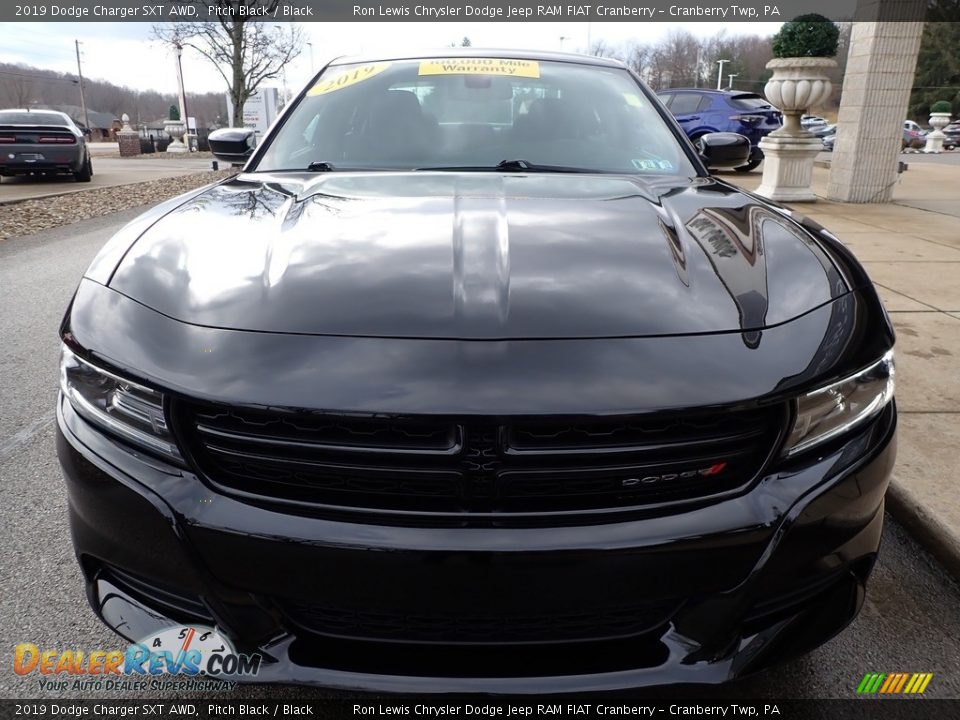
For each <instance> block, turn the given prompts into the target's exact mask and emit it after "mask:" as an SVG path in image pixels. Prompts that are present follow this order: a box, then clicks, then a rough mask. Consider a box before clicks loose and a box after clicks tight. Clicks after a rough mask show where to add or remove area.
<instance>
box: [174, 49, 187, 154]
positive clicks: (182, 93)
mask: <svg viewBox="0 0 960 720" xmlns="http://www.w3.org/2000/svg"><path fill="white" fill-rule="evenodd" d="M175 47H176V48H177V84H178V85H179V86H180V114H181V118H180V119H181V120H183V127H184V130H185V136H186V135H189V134H190V120H189V119H188V116H187V93H186V92H185V91H184V89H183V65H182V64H181V63H180V55H181V54H182V53H183V45H181V44H180V43H179V42H177V43H176V45H175Z"/></svg>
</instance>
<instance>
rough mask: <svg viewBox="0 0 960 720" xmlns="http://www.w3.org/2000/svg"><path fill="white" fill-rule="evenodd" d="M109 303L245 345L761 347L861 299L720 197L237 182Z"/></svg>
mask: <svg viewBox="0 0 960 720" xmlns="http://www.w3.org/2000/svg"><path fill="white" fill-rule="evenodd" d="M114 252H115V250H114ZM109 285H110V287H111V288H112V289H114V290H116V291H118V292H120V293H123V294H124V295H126V296H128V297H130V298H132V299H134V300H136V301H138V302H139V303H141V304H143V305H146V306H148V307H150V308H152V309H154V310H156V311H157V312H160V313H163V314H164V315H167V316H169V317H172V318H175V319H177V320H180V321H183V322H186V323H191V324H196V325H203V326H209V327H218V328H228V329H236V330H249V331H262V332H286V333H302V334H318V335H345V336H368V337H408V338H457V339H521V338H589V337H641V336H651V335H683V334H695V333H713V332H729V331H739V332H743V333H744V339H745V341H747V342H748V343H749V342H751V341H750V337H751V335H755V334H756V333H757V332H758V331H759V330H762V329H763V328H765V327H769V326H772V325H777V324H780V323H783V322H786V321H788V320H791V319H793V318H796V317H798V316H800V315H803V314H804V313H807V312H809V311H811V310H812V309H814V308H816V307H819V306H820V305H823V304H824V303H827V302H829V301H830V300H831V299H833V298H835V297H838V296H839V295H841V294H843V293H845V292H847V291H848V289H849V288H848V287H847V286H846V285H845V283H844V282H843V280H842V279H841V277H840V275H839V274H838V272H837V270H836V268H835V266H834V265H833V263H832V262H831V260H830V258H829V257H828V256H827V255H826V254H825V253H824V251H823V249H822V248H821V247H820V246H819V245H818V244H817V242H816V241H814V240H813V239H812V238H811V237H810V236H809V234H808V233H807V232H806V231H804V230H803V229H802V228H801V227H800V226H799V225H797V224H796V223H794V222H793V221H792V220H791V219H790V218H788V217H786V216H785V215H784V214H782V213H781V212H778V211H777V210H775V209H773V208H771V207H770V206H767V205H765V204H762V203H761V202H759V201H757V200H756V199H755V198H752V197H751V196H749V195H746V194H744V193H742V192H740V191H739V190H737V189H735V188H733V187H731V186H728V185H726V184H724V183H722V182H718V181H716V180H713V179H710V178H695V179H693V180H691V179H689V178H682V179H681V178H672V179H671V178H657V179H655V180H653V181H646V180H643V179H639V178H633V177H622V176H604V175H580V174H576V175H574V174H564V175H561V174H499V173H446V172H431V173H352V174H341V173H336V174H327V175H317V174H300V173H293V174H291V173H283V174H273V175H270V174H263V173H257V174H246V175H240V176H238V177H237V178H235V179H233V180H231V181H229V182H226V183H223V184H220V185H217V186H214V187H212V188H210V189H208V190H206V191H205V192H202V193H200V194H198V195H195V196H193V197H191V198H190V199H188V200H186V201H185V202H183V203H181V204H180V205H179V206H177V207H176V208H174V209H173V210H171V211H169V212H167V213H166V214H165V215H162V216H161V217H160V218H159V220H157V221H156V222H154V223H153V224H152V225H150V226H149V228H148V229H147V230H145V231H144V232H142V233H141V234H140V235H139V237H138V238H137V239H136V241H135V242H133V244H132V246H131V247H130V248H129V250H128V251H127V252H126V254H125V255H124V256H123V258H122V260H120V262H119V264H118V265H117V267H116V270H115V272H114V273H113V276H112V278H111V279H110V282H109Z"/></svg>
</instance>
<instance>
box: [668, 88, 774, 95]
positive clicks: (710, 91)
mask: <svg viewBox="0 0 960 720" xmlns="http://www.w3.org/2000/svg"><path fill="white" fill-rule="evenodd" d="M669 92H698V93H707V94H710V95H759V93H755V92H753V91H751V90H713V89H711V88H691V87H677V88H674V87H672V88H663V90H657V95H663V94H664V93H669ZM759 97H763V96H762V95H759Z"/></svg>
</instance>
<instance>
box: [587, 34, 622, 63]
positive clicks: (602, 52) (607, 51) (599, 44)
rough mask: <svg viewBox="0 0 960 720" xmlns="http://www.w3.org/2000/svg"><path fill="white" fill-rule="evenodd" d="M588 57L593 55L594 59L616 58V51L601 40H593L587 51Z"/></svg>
mask: <svg viewBox="0 0 960 720" xmlns="http://www.w3.org/2000/svg"><path fill="white" fill-rule="evenodd" d="M587 54H588V55H593V56H594V57H609V58H615V57H617V50H616V48H615V47H613V46H612V45H611V44H610V43H608V42H607V41H606V40H604V39H603V38H601V39H599V40H594V41H593V44H592V45H591V46H590V48H589V49H588V50H587Z"/></svg>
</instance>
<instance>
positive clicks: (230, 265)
mask: <svg viewBox="0 0 960 720" xmlns="http://www.w3.org/2000/svg"><path fill="white" fill-rule="evenodd" d="M252 137H253V131H252V130H245V129H224V130H220V131H217V132H216V133H213V134H211V136H210V145H211V148H212V150H213V152H214V153H215V154H216V155H217V157H219V158H220V159H221V160H225V161H230V160H238V159H241V158H244V157H246V158H247V160H246V164H245V166H244V168H243V171H242V172H240V173H239V174H238V175H236V176H235V177H232V178H229V179H227V180H224V181H222V182H220V183H218V184H216V185H213V186H209V187H206V188H201V189H198V190H195V191H193V192H191V193H189V194H187V195H184V196H181V197H179V198H175V199H173V200H169V201H167V202H165V203H163V204H162V205H160V206H158V207H156V208H154V209H152V210H150V211H149V212H148V213H146V214H145V215H143V216H141V217H140V218H138V219H136V220H134V221H132V222H131V223H130V224H129V225H127V226H126V227H124V228H123V229H121V230H120V231H119V232H118V233H117V234H116V235H115V236H114V237H113V239H112V240H110V242H109V243H108V244H107V245H106V246H105V247H104V249H103V250H102V251H101V253H100V254H99V255H98V256H97V258H96V259H95V260H94V262H93V264H92V265H91V266H90V268H89V269H88V270H87V272H86V274H85V276H84V278H83V279H82V281H81V282H80V285H79V287H78V289H77V292H76V294H75V296H74V298H73V301H72V303H71V305H70V308H69V309H68V311H67V313H66V317H65V318H64V322H63V326H62V329H61V338H62V341H63V343H62V356H61V357H62V360H61V374H60V382H61V394H60V397H59V402H58V406H57V408H58V410H57V412H58V421H59V422H58V428H59V430H58V433H59V434H58V451H59V455H60V462H61V464H62V466H63V471H64V476H65V478H66V483H67V488H68V491H69V496H70V519H71V526H72V530H73V539H74V543H75V547H76V552H77V556H78V558H79V560H80V564H81V566H82V568H83V572H84V575H85V578H86V582H87V588H88V593H89V598H90V602H91V605H92V606H93V608H94V610H95V611H96V612H97V614H98V615H99V616H100V617H101V618H102V619H103V620H104V622H106V623H107V624H108V625H109V626H110V627H111V628H113V629H114V630H116V631H117V632H118V633H120V634H122V635H123V636H124V637H126V638H128V639H130V640H133V641H142V643H141V644H142V645H146V646H147V647H148V648H153V647H156V646H157V645H156V644H159V647H162V648H167V647H171V646H169V645H166V644H164V643H169V642H174V643H175V644H174V645H173V646H172V648H171V652H173V653H174V654H175V653H176V652H177V648H180V647H181V646H182V645H181V641H180V640H179V638H181V637H182V638H185V639H184V640H183V641H182V644H184V645H186V644H188V643H189V642H190V641H191V640H190V639H191V638H193V637H194V636H195V635H196V636H199V638H200V640H201V641H202V640H203V638H204V637H206V638H208V640H209V638H210V637H211V635H210V634H211V633H213V632H214V631H216V633H218V634H216V635H213V637H216V638H218V639H217V642H216V645H215V646H220V639H219V638H223V644H224V645H226V644H227V643H228V642H229V643H230V644H231V645H232V646H233V647H234V648H235V649H236V650H237V651H238V652H239V653H240V654H257V655H260V656H261V658H262V660H263V662H262V663H260V665H259V672H258V674H257V675H256V676H255V677H253V678H251V677H246V678H245V679H247V680H250V679H253V680H256V681H264V682H284V683H289V682H301V683H314V684H318V685H326V686H337V687H342V688H352V689H357V688H366V689H369V690H378V691H437V692H469V691H490V692H494V691H497V692H513V691H518V692H534V691H542V692H569V691H578V690H579V691H587V690H600V689H612V688H623V687H634V686H640V685H653V684H658V683H675V682H695V681H698V682H705V683H719V682H723V681H725V680H728V679H730V678H734V677H737V676H739V675H742V674H744V673H748V672H751V671H754V670H756V669H758V668H760V667H764V666H766V665H769V664H770V663H772V662H775V661H777V660H780V659H783V658H785V657H789V656H792V655H795V654H797V653H801V652H804V651H806V650H809V649H810V648H812V647H814V646H816V645H818V644H819V643H822V642H824V641H825V640H826V639H828V638H829V637H831V636H832V635H834V634H835V633H837V632H839V631H840V630H841V629H842V628H843V627H844V626H845V625H846V624H847V623H848V622H850V620H851V619H852V618H853V617H854V616H855V615H856V613H857V611H858V610H859V608H860V607H861V605H862V603H863V600H864V593H865V588H866V583H867V579H868V577H869V575H870V572H871V568H872V567H873V563H874V560H875V558H876V557H877V552H878V548H879V544H880V534H881V529H882V525H883V507H884V492H885V490H886V488H887V483H888V479H889V474H890V470H891V467H892V464H893V461H894V455H895V428H896V408H895V405H894V402H893V388H894V382H893V341H894V337H893V330H892V328H891V325H890V323H889V322H888V319H887V316H886V314H885V312H884V309H883V307H882V305H881V304H880V300H879V298H878V297H877V293H876V292H875V290H874V287H873V285H872V284H871V282H870V280H869V278H868V277H867V275H866V273H865V272H864V270H863V268H862V267H861V266H860V264H859V263H858V262H857V261H856V259H855V258H854V257H853V256H852V255H851V254H850V252H849V251H848V250H847V249H846V248H845V247H844V246H843V245H842V244H841V243H840V242H839V241H838V240H837V239H836V238H835V237H834V236H833V235H831V234H830V233H829V232H827V231H826V230H824V229H823V228H822V227H820V226H819V225H816V224H815V223H813V222H811V221H809V220H808V219H806V218H804V217H803V216H801V215H795V214H794V213H792V212H791V211H789V210H787V209H785V208H783V207H780V206H777V205H775V204H771V203H768V202H766V201H764V200H763V199H761V198H758V197H755V196H753V195H750V194H748V193H746V192H744V191H742V190H740V189H739V188H737V187H735V186H734V185H732V184H730V183H727V182H724V181H723V180H720V179H717V178H714V177H712V176H710V174H709V173H708V172H707V169H706V167H705V162H706V163H710V164H713V165H721V166H738V165H743V164H744V163H745V162H746V160H747V155H748V153H749V144H748V143H747V141H746V140H745V139H744V138H742V137H741V136H739V135H734V134H729V133H720V134H712V135H706V136H704V137H703V138H701V141H700V143H699V148H700V151H701V153H703V155H704V157H703V158H701V157H699V156H698V155H697V154H696V153H695V151H694V147H693V145H692V144H691V143H690V142H689V141H688V140H687V138H685V137H684V136H683V134H682V133H681V132H680V130H679V128H678V127H677V126H676V124H675V123H674V122H673V119H672V118H670V117H669V114H668V113H667V112H666V111H665V110H664V108H663V106H662V104H661V103H659V102H658V101H657V100H656V96H654V95H653V94H652V93H651V92H650V91H649V90H648V89H647V88H646V87H645V86H644V85H643V84H642V82H641V81H640V80H639V78H637V77H636V76H635V75H633V74H632V73H631V72H630V71H629V70H628V69H627V68H626V67H624V66H623V65H622V64H620V63H619V62H617V61H614V60H609V59H602V58H593V57H581V56H573V55H561V54H547V55H544V54H534V53H519V52H509V53H504V51H499V52H498V51H486V52H484V51H482V50H477V49H473V48H471V49H469V50H463V51H459V52H458V51H450V50H446V51H440V53H439V54H436V55H429V56H426V57H423V56H412V57H410V56H406V57H386V58H383V57H377V58H366V59H344V60H339V61H336V62H334V63H332V64H331V65H329V66H328V67H326V68H325V69H324V70H323V71H322V72H321V73H320V74H319V75H318V76H317V77H315V78H314V79H313V80H312V82H311V83H310V85H309V86H308V87H307V88H306V89H304V91H303V92H302V93H301V94H300V95H299V96H298V97H297V98H295V99H294V100H293V101H292V102H291V103H290V104H289V105H288V106H287V108H286V109H285V110H284V114H283V115H282V116H281V117H280V118H279V119H278V120H277V122H276V123H275V124H274V125H273V127H272V129H271V130H270V132H269V133H267V135H266V136H265V138H264V140H263V142H262V143H261V144H260V145H259V146H258V147H257V148H256V149H255V150H252V149H251V148H252V143H251V140H252ZM171 625H189V627H180V628H176V627H174V628H172V629H168V626H171ZM201 627H202V628H206V629H204V630H203V631H202V632H197V630H199V629H200V628H201ZM191 630H192V631H193V632H191ZM221 649H222V647H221ZM191 652H192V650H191ZM213 652H215V651H213ZM211 662H212V661H211Z"/></svg>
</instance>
